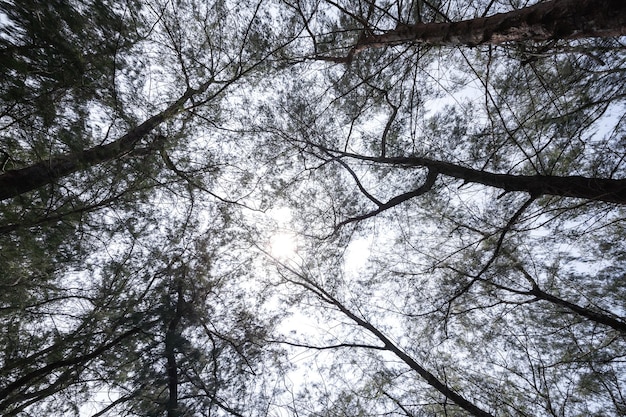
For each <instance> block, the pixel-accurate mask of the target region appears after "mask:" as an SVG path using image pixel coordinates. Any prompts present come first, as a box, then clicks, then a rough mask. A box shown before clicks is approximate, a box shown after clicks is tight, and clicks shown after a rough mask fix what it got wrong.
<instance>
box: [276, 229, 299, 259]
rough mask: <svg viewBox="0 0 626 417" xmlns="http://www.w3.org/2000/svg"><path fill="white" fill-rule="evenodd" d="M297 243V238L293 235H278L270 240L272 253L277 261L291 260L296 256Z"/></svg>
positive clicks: (284, 233)
mask: <svg viewBox="0 0 626 417" xmlns="http://www.w3.org/2000/svg"><path fill="white" fill-rule="evenodd" d="M296 243H297V242H296V236H295V235H294V234H293V233H286V232H280V233H276V234H275V235H274V236H272V237H271V238H270V253H271V254H272V256H273V257H274V258H277V259H281V260H286V259H291V258H293V257H295V256H296V250H297V244H296Z"/></svg>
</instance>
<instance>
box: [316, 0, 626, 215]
mask: <svg viewBox="0 0 626 417" xmlns="http://www.w3.org/2000/svg"><path fill="white" fill-rule="evenodd" d="M625 2H626V0H625ZM328 152H329V153H330V154H333V155H336V156H339V157H343V158H351V159H356V160H361V161H370V162H376V163H379V164H383V165H397V166H404V167H407V166H414V167H422V168H428V170H429V172H430V176H431V177H432V176H433V175H437V174H441V175H444V176H447V177H452V178H456V179H460V180H464V181H465V182H468V183H474V184H482V185H486V186H489V187H494V188H499V189H501V190H503V191H506V192H510V191H522V192H527V193H529V194H530V195H533V196H535V197H539V196H542V195H553V196H560V197H573V198H582V199H586V200H595V201H604V202H608V203H617V204H626V179H612V178H592V177H583V176H578V175H572V176H565V177H559V176H554V175H513V174H497V173H493V172H488V171H482V170H477V169H473V168H468V167H464V166H461V165H456V164H452V163H449V162H444V161H437V160H434V159H429V158H422V157H416V156H411V157H391V158H383V157H375V156H364V155H358V154H352V153H348V152H339V151H333V150H328ZM432 182H433V181H431V183H432Z"/></svg>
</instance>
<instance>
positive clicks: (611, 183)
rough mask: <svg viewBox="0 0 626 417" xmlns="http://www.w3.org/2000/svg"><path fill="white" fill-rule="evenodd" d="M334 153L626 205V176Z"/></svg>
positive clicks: (513, 188) (516, 188) (509, 187)
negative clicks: (524, 171) (499, 170)
mask: <svg viewBox="0 0 626 417" xmlns="http://www.w3.org/2000/svg"><path fill="white" fill-rule="evenodd" d="M331 152H332V151H331ZM333 153H334V154H339V155H340V156H342V157H348V158H353V159H358V160H362V161H371V162H377V163H380V164H386V165H399V166H416V167H424V168H429V169H430V170H433V171H435V172H437V173H439V174H442V175H445V176H448V177H453V178H457V179H461V180H464V181H466V182H469V183H476V184H482V185H487V186H490V187H495V188H499V189H502V190H504V191H524V192H527V193H529V194H531V195H533V196H535V197H538V196H542V195H554V196H560V197H574V198H582V199H586V200H594V201H605V202H608V203H617V204H626V179H609V178H592V177H582V176H578V175H573V176H567V177H559V176H553V175H512V174H495V173H492V172H488V171H481V170H477V169H473V168H467V167H464V166H461V165H455V164H452V163H449V162H442V161H437V160H434V159H429V158H422V157H394V158H381V157H374V156H363V155H357V154H352V153H347V152H333Z"/></svg>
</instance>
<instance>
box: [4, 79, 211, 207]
mask: <svg viewBox="0 0 626 417" xmlns="http://www.w3.org/2000/svg"><path fill="white" fill-rule="evenodd" d="M209 85H210V83H206V84H204V85H203V86H202V87H200V88H199V89H198V90H192V89H189V90H187V92H185V94H183V95H182V96H181V97H180V98H179V99H178V100H176V101H175V102H174V103H172V104H171V105H170V106H169V107H167V108H166V109H165V110H163V111H162V112H160V113H158V114H156V115H154V116H152V117H151V118H149V119H148V120H146V121H145V122H143V123H142V124H140V125H139V126H137V127H135V128H134V129H132V130H130V131H129V132H128V133H126V134H125V135H124V136H122V137H120V138H119V139H117V140H115V141H113V142H111V143H108V144H106V145H100V146H95V147H93V148H90V149H86V150H83V151H79V152H73V153H70V154H67V155H61V156H57V157H53V158H51V159H49V160H46V161H41V162H38V163H36V164H33V165H30V166H28V167H25V168H21V169H16V170H11V171H7V172H5V173H4V174H2V175H0V201H2V200H6V199H9V198H12V197H16V196H18V195H20V194H23V193H25V192H28V191H32V190H35V189H37V188H39V187H42V186H44V185H46V184H50V183H53V182H54V181H56V180H58V179H60V178H63V177H65V176H67V175H70V174H73V173H75V172H78V171H81V170H83V169H87V168H89V167H92V166H95V165H98V164H101V163H103V162H106V161H111V160H113V159H116V158H119V157H121V156H123V155H126V154H128V153H129V152H131V151H132V150H133V149H134V148H135V146H136V145H137V143H138V142H139V141H140V140H141V139H142V138H144V137H145V136H146V135H148V134H149V133H150V132H152V131H153V130H154V129H155V128H156V127H158V126H159V125H160V124H161V123H163V122H164V121H166V120H168V119H170V118H171V117H173V116H174V115H176V114H177V113H179V112H180V111H181V110H182V108H183V105H184V104H185V102H186V101H187V100H189V99H190V98H191V97H192V96H194V95H196V94H198V93H201V92H203V91H205V90H206V89H207V88H208V87H209Z"/></svg>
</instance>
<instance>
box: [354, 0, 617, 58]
mask: <svg viewBox="0 0 626 417" xmlns="http://www.w3.org/2000/svg"><path fill="white" fill-rule="evenodd" d="M625 34H626V1H624V0H553V1H546V2H541V3H537V4H535V5H533V6H529V7H524V8H522V9H518V10H514V11H511V12H508V13H498V14H495V15H492V16H489V17H478V18H475V19H470V20H463V21H460V22H446V23H416V24H411V25H403V26H399V27H398V28H396V29H394V30H390V31H387V32H384V33H381V34H373V35H369V36H365V37H363V39H361V40H360V41H359V42H358V43H357V45H356V46H355V48H354V49H353V50H352V51H351V55H354V54H355V53H358V52H360V51H362V50H364V49H367V48H380V47H385V46H391V45H399V44H404V43H409V42H414V43H423V44H431V45H466V46H476V45H482V44H501V43H505V42H524V41H547V40H553V39H579V38H593V37H613V36H621V35H625Z"/></svg>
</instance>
